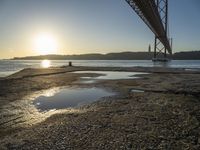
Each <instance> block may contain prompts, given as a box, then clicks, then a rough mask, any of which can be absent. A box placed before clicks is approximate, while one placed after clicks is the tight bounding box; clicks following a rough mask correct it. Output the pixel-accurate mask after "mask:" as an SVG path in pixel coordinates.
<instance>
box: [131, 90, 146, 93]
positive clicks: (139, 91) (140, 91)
mask: <svg viewBox="0 0 200 150" xmlns="http://www.w3.org/2000/svg"><path fill="white" fill-rule="evenodd" d="M131 92H133V93H143V92H144V91H143V90H137V89H132V90H131Z"/></svg>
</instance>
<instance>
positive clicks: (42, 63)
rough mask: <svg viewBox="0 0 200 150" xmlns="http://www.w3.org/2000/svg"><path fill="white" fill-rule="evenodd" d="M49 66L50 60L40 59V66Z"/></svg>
mask: <svg viewBox="0 0 200 150" xmlns="http://www.w3.org/2000/svg"><path fill="white" fill-rule="evenodd" d="M50 66H51V61H50V60H47V59H45V60H42V62H41V67H42V68H49V67H50Z"/></svg>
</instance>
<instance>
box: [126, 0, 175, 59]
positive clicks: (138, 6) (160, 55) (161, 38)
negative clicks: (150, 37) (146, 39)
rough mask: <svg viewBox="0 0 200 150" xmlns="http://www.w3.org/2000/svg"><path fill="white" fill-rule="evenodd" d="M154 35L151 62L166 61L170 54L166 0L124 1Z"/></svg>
mask: <svg viewBox="0 0 200 150" xmlns="http://www.w3.org/2000/svg"><path fill="white" fill-rule="evenodd" d="M126 2H127V3H128V4H129V5H130V6H131V8H132V9H133V10H134V11H135V12H136V13H137V14H138V16H139V17H140V18H141V19H142V20H143V21H144V23H145V24H146V25H147V26H148V27H149V28H150V30H151V31H152V32H153V33H154V35H155V42H154V58H153V59H152V60H153V61H167V60H169V59H167V54H169V55H171V54H172V46H171V45H172V42H171V43H170V40H169V37H168V36H169V31H168V30H169V29H168V0H126Z"/></svg>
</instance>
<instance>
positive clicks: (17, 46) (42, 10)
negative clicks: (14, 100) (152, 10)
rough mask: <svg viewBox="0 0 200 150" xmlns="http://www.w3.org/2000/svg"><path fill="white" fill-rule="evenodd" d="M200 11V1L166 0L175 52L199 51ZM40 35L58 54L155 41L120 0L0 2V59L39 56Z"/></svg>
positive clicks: (134, 47) (143, 46)
mask: <svg viewBox="0 0 200 150" xmlns="http://www.w3.org/2000/svg"><path fill="white" fill-rule="evenodd" d="M199 14H200V0H169V21H170V23H169V24H170V35H171V36H172V37H173V39H174V47H173V48H174V51H175V52H177V51H185V50H200V29H199V28H200V19H199ZM41 33H47V34H49V35H51V38H53V39H54V42H55V43H56V46H57V49H58V52H57V53H59V54H82V53H109V52H120V51H147V48H148V44H149V43H151V44H152V46H153V41H154V35H153V33H151V31H150V30H149V29H148V28H147V27H146V25H145V24H144V23H143V22H142V20H141V19H140V18H139V17H138V16H137V15H136V13H135V12H134V11H133V10H132V9H131V7H130V6H129V5H128V4H127V3H126V2H125V0H0V58H10V57H14V56H27V55H38V54H40V52H38V51H37V50H35V49H34V48H35V47H34V42H33V41H34V40H35V38H37V36H39V35H40V34H41ZM50 46H51V45H50Z"/></svg>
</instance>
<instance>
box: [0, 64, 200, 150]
mask: <svg viewBox="0 0 200 150" xmlns="http://www.w3.org/2000/svg"><path fill="white" fill-rule="evenodd" d="M80 70H98V71H100V70H101V71H102V70H107V71H111V70H112V71H132V72H134V71H135V72H148V73H150V74H144V75H138V76H140V77H141V78H138V79H127V80H104V81H99V82H97V83H95V84H87V85H84V84H80V83H79V82H77V81H79V80H80V77H82V76H85V75H86V74H75V73H73V71H80ZM87 76H88V75H87ZM90 76H98V75H97V74H90ZM62 86H77V87H83V86H84V87H87V86H88V87H93V86H96V87H102V88H107V89H110V90H113V91H116V92H118V93H119V94H118V95H117V96H115V97H108V98H105V99H104V100H100V101H97V102H94V103H92V104H90V105H87V106H83V107H81V108H78V109H74V110H70V111H67V110H66V111H63V112H60V113H57V114H54V115H50V117H47V118H45V119H43V120H42V119H41V120H39V121H38V120H37V119H35V118H34V115H36V114H37V113H34V111H32V110H29V108H27V107H28V106H27V105H20V104H21V101H23V100H24V99H27V97H29V96H30V95H32V94H33V93H37V92H40V91H42V90H47V89H51V88H54V87H62ZM132 89H139V90H143V91H145V92H143V93H134V92H131V90H132ZM26 109H28V111H27V110H26ZM33 109H34V108H33ZM13 110H15V111H13ZM22 110H23V111H22ZM28 114H29V115H30V116H31V117H29V118H28V117H25V116H28ZM0 116H1V122H0V147H1V149H20V150H21V149H31V150H32V149H69V150H71V149H108V150H110V149H122V150H123V149H130V150H131V149H200V135H199V133H200V125H199V123H200V72H198V71H187V70H184V69H166V68H144V67H132V68H117V67H116V68H115V67H99V68H94V67H61V68H49V69H31V68H29V69H24V70H22V71H20V72H18V73H15V74H13V75H11V76H9V77H6V78H1V79H0ZM27 118H28V119H27ZM34 119H35V120H34ZM29 120H32V121H29Z"/></svg>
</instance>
